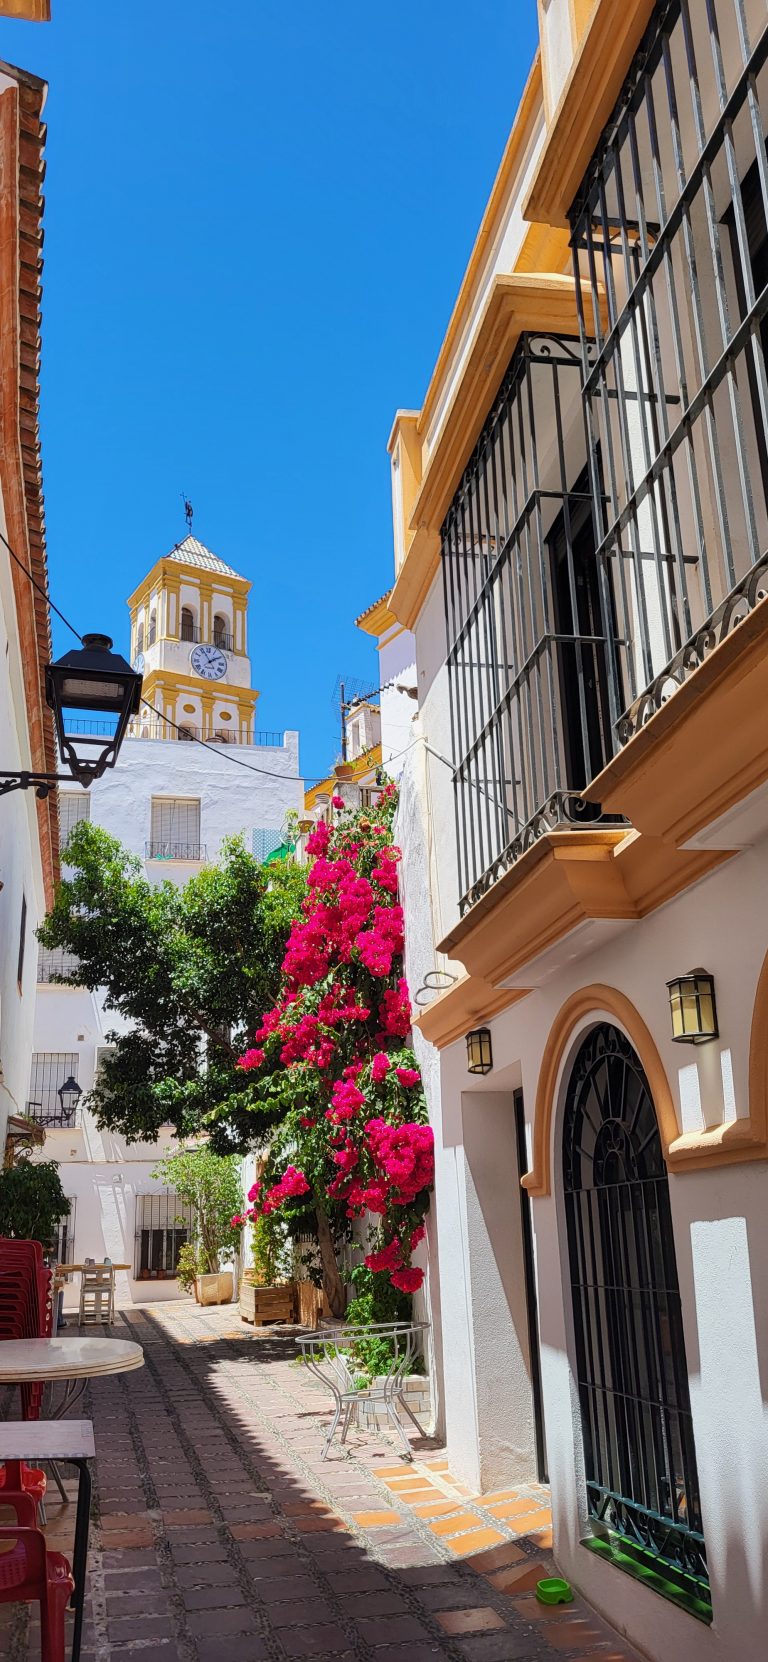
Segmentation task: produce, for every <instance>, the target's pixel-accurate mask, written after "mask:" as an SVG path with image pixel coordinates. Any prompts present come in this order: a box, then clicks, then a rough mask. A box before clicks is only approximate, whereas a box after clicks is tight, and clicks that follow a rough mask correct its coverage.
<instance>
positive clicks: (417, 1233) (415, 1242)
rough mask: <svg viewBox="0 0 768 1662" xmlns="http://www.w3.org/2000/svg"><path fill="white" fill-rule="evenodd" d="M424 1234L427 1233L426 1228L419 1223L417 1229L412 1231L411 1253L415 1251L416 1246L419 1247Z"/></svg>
mask: <svg viewBox="0 0 768 1662" xmlns="http://www.w3.org/2000/svg"><path fill="white" fill-rule="evenodd" d="M426 1233H427V1231H426V1228H425V1226H424V1224H423V1223H420V1224H419V1225H418V1227H417V1228H416V1229H414V1231H413V1234H412V1236H411V1252H415V1251H416V1248H417V1246H419V1245H420V1243H421V1242H422V1241H423V1239H424V1236H425V1235H426Z"/></svg>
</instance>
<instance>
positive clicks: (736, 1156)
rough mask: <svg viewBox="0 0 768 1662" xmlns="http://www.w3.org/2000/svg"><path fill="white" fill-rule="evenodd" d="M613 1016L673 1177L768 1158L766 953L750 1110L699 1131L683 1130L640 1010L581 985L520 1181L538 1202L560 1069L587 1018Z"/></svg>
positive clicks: (548, 1048) (555, 1049) (557, 1032)
mask: <svg viewBox="0 0 768 1662" xmlns="http://www.w3.org/2000/svg"><path fill="white" fill-rule="evenodd" d="M603 1013H605V1014H606V1015H609V1016H613V1017H614V1019H615V1020H616V1021H618V1023H619V1024H620V1026H621V1027H622V1028H623V1029H624V1031H625V1032H626V1034H627V1035H628V1037H629V1039H630V1040H631V1042H632V1044H633V1045H634V1047H635V1050H636V1051H637V1054H638V1056H639V1057H640V1061H641V1062H642V1065H643V1068H644V1071H645V1074H646V1077H647V1079H648V1084H649V1086H650V1091H651V1096H652V1099H653V1105H654V1108H655V1111H656V1118H657V1120H658V1125H659V1135H660V1137H661V1145H662V1150H663V1154H664V1159H665V1161H666V1163H667V1166H668V1168H669V1170H670V1171H672V1172H678V1171H679V1172H686V1171H701V1170H704V1169H705V1168H706V1167H713V1168H714V1167H717V1166H729V1165H736V1164H744V1163H745V1162H749V1161H752V1160H765V1159H768V955H766V958H765V960H764V962H763V966H762V969H761V971H760V976H759V978H758V983H757V989H756V992H755V1001H754V1007H753V1013H752V1028H751V1034H750V1048H749V1113H748V1115H744V1116H743V1117H741V1118H739V1119H736V1120H728V1121H727V1122H724V1123H722V1124H720V1125H711V1126H704V1127H702V1128H701V1129H700V1130H698V1131H685V1132H682V1133H681V1131H680V1128H679V1125H678V1120H677V1114H676V1112H675V1105H674V1101H673V1098H672V1092H671V1090H670V1086H669V1081H668V1079H667V1075H666V1073H665V1070H664V1065H663V1063H662V1060H661V1057H660V1055H659V1052H658V1050H657V1047H656V1044H655V1042H654V1040H653V1038H652V1036H651V1033H650V1032H649V1029H648V1027H647V1026H646V1024H645V1022H644V1021H643V1018H642V1016H641V1015H640V1013H639V1011H638V1010H637V1009H636V1008H635V1006H634V1004H632V1002H631V1000H630V999H628V998H627V997H626V995H625V994H624V993H621V992H619V990H618V988H616V987H609V986H605V985H601V984H599V983H598V984H595V985H592V986H589V987H580V988H579V989H578V991H577V992H575V993H572V994H571V997H570V998H568V999H566V1001H565V1003H564V1005H563V1006H562V1008H561V1009H560V1010H559V1011H558V1014H557V1016H556V1017H555V1020H554V1022H553V1024H552V1027H551V1029H550V1032H549V1036H548V1038H547V1042H546V1045H545V1047H544V1055H543V1057H542V1060H541V1065H540V1068H539V1078H538V1084H537V1087H536V1105H535V1119H534V1125H533V1169H532V1170H531V1171H530V1172H528V1174H527V1176H525V1177H524V1178H523V1180H522V1182H523V1187H524V1188H525V1189H527V1190H528V1192H529V1194H530V1195H531V1196H532V1197H534V1198H537V1197H541V1196H543V1195H548V1194H550V1193H551V1190H552V1162H551V1156H552V1121H553V1117H554V1110H555V1092H556V1090H557V1080H558V1075H559V1072H560V1066H561V1063H562V1060H563V1057H564V1055H565V1052H566V1049H567V1047H568V1045H569V1043H570V1040H571V1037H572V1035H573V1033H574V1032H575V1030H576V1028H577V1027H578V1026H579V1025H580V1024H581V1023H582V1022H583V1020H584V1018H585V1017H586V1016H589V1015H591V1014H594V1016H595V1018H596V1019H597V1018H598V1017H599V1016H600V1015H601V1014H603Z"/></svg>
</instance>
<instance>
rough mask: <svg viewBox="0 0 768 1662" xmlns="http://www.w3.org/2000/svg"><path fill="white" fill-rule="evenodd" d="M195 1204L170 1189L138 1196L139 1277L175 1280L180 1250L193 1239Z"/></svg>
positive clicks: (136, 1275) (137, 1258) (136, 1269)
mask: <svg viewBox="0 0 768 1662" xmlns="http://www.w3.org/2000/svg"><path fill="white" fill-rule="evenodd" d="M192 1233H193V1219H192V1208H191V1207H190V1206H187V1205H185V1203H184V1202H183V1201H181V1200H180V1199H179V1197H178V1195H176V1194H174V1193H173V1191H172V1190H170V1189H162V1190H158V1191H157V1192H156V1193H155V1194H151V1195H137V1196H136V1252H135V1261H134V1275H135V1277H136V1280H137V1281H172V1280H173V1278H174V1276H175V1274H176V1269H177V1266H178V1262H179V1253H180V1252H181V1249H182V1247H183V1246H185V1245H186V1243H187V1241H190V1240H191V1239H192Z"/></svg>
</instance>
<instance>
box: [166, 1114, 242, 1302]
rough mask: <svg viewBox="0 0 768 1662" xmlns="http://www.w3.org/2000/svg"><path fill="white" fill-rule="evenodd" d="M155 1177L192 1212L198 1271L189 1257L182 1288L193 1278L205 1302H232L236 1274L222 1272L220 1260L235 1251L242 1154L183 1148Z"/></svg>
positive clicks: (198, 1297) (195, 1260) (187, 1256)
mask: <svg viewBox="0 0 768 1662" xmlns="http://www.w3.org/2000/svg"><path fill="white" fill-rule="evenodd" d="M152 1175H153V1177H156V1178H158V1180H159V1181H160V1182H161V1183H164V1184H165V1185H166V1187H167V1188H169V1189H172V1190H173V1191H174V1192H175V1194H176V1195H177V1196H178V1198H179V1200H181V1201H183V1202H184V1204H185V1205H187V1206H189V1207H190V1208H191V1211H192V1224H193V1230H194V1242H193V1247H194V1252H195V1258H194V1273H192V1266H193V1260H192V1258H191V1256H190V1255H189V1254H186V1256H185V1258H184V1264H183V1267H182V1285H184V1284H186V1285H187V1286H189V1284H190V1281H191V1280H192V1279H194V1286H195V1294H196V1297H197V1299H198V1301H199V1303H200V1304H228V1303H229V1302H230V1300H231V1298H232V1294H233V1291H234V1277H233V1274H232V1271H231V1270H228V1269H224V1270H223V1269H222V1268H221V1260H222V1257H223V1256H224V1255H225V1254H226V1253H231V1252H232V1215H233V1213H237V1212H238V1211H239V1209H240V1207H241V1205H242V1194H241V1189H240V1162H239V1160H238V1158H237V1156H236V1155H235V1154H225V1155H221V1154H212V1153H211V1150H210V1149H209V1148H206V1147H205V1146H203V1147H201V1148H193V1149H182V1150H181V1151H180V1153H178V1154H170V1155H168V1156H167V1158H166V1159H165V1160H161V1161H160V1164H159V1165H158V1166H157V1168H156V1170H155V1171H154V1172H153V1174H152ZM182 1251H184V1249H183V1248H182Z"/></svg>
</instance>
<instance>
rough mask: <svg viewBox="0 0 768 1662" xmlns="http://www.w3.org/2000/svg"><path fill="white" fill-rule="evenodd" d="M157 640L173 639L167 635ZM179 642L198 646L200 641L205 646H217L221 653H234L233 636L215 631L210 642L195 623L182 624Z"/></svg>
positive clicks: (220, 630)
mask: <svg viewBox="0 0 768 1662" xmlns="http://www.w3.org/2000/svg"><path fill="white" fill-rule="evenodd" d="M158 638H159V639H164V640H166V639H167V640H173V639H174V638H175V637H174V636H171V635H169V636H162V637H158ZM179 640H180V641H189V642H190V644H199V643H200V641H202V642H203V644H204V645H205V646H218V647H219V648H220V650H221V651H222V652H234V650H235V637H234V635H230V634H228V633H227V632H226V630H224V629H215V630H214V632H213V639H212V640H210V639H208V638H206V636H205V635H204V634H203V632H202V630H201V629H200V627H199V625H198V624H197V623H186V622H184V623H182V625H181V630H180V632H179Z"/></svg>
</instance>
